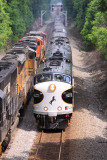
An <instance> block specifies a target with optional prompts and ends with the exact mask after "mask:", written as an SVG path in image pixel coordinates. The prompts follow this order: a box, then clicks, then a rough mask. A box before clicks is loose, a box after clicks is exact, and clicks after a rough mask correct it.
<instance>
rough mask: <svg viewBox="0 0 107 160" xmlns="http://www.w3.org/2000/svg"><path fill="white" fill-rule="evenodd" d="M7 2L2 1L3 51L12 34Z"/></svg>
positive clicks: (0, 32)
mask: <svg viewBox="0 0 107 160" xmlns="http://www.w3.org/2000/svg"><path fill="white" fill-rule="evenodd" d="M6 7H7V4H6V1H5V0H0V48H1V49H3V47H4V45H5V43H6V40H7V39H8V38H9V36H10V35H11V34H12V30H11V27H10V25H11V22H10V17H9V14H8V13H7V12H6Z"/></svg>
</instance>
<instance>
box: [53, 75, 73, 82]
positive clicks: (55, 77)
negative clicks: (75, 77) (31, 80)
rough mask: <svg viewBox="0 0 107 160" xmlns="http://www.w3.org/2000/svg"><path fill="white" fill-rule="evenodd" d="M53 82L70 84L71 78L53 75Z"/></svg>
mask: <svg viewBox="0 0 107 160" xmlns="http://www.w3.org/2000/svg"><path fill="white" fill-rule="evenodd" d="M54 80H55V81H61V82H66V83H71V77H70V76H68V75H62V74H54Z"/></svg>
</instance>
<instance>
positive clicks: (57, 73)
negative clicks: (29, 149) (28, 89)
mask: <svg viewBox="0 0 107 160" xmlns="http://www.w3.org/2000/svg"><path fill="white" fill-rule="evenodd" d="M59 18H60V17H57V18H56V19H55V24H54V30H53V34H52V39H51V42H50V46H49V47H48V48H49V49H48V51H47V53H46V56H45V61H44V63H41V65H40V67H39V69H38V71H37V75H36V76H35V78H34V96H33V97H34V116H35V119H36V124H37V126H38V127H39V128H42V129H65V128H66V127H67V125H68V123H69V121H70V119H71V117H72V113H73V107H74V79H73V68H72V66H73V65H72V52H71V47H70V44H69V39H68V38H67V34H66V32H65V28H64V26H63V24H62V22H61V21H59ZM56 24H57V25H56ZM57 26H58V29H57ZM59 30H60V31H59Z"/></svg>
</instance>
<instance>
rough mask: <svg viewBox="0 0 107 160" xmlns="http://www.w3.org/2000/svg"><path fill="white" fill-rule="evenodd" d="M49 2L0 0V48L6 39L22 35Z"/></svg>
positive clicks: (46, 0)
mask: <svg viewBox="0 0 107 160" xmlns="http://www.w3.org/2000/svg"><path fill="white" fill-rule="evenodd" d="M49 3H50V0H45V1H44V0H21V1H19V0H0V50H1V49H2V48H3V47H5V44H6V41H8V40H12V41H16V40H18V39H19V38H20V37H21V36H23V35H24V33H25V32H26V31H27V30H28V29H29V28H30V26H31V25H32V23H33V21H34V18H37V17H39V16H40V13H41V9H48V8H49Z"/></svg>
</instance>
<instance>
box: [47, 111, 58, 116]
mask: <svg viewBox="0 0 107 160" xmlns="http://www.w3.org/2000/svg"><path fill="white" fill-rule="evenodd" d="M48 116H49V117H56V116H57V112H48Z"/></svg>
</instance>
